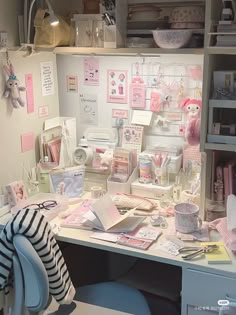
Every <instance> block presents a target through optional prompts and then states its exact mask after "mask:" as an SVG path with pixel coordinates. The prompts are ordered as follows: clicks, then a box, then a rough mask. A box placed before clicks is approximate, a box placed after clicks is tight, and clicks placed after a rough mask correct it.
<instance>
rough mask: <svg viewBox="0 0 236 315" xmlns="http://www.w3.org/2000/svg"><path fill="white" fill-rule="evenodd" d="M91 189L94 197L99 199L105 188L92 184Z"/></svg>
mask: <svg viewBox="0 0 236 315" xmlns="http://www.w3.org/2000/svg"><path fill="white" fill-rule="evenodd" d="M90 191H91V197H92V199H99V198H100V197H101V196H102V195H104V189H103V188H102V187H101V186H92V187H91V189H90Z"/></svg>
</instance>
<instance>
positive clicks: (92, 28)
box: [72, 14, 104, 47]
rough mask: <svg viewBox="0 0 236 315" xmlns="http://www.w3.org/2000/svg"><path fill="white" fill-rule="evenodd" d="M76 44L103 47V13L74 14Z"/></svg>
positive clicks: (78, 45)
mask: <svg viewBox="0 0 236 315" xmlns="http://www.w3.org/2000/svg"><path fill="white" fill-rule="evenodd" d="M72 21H74V23H75V46H77V47H103V45H104V44H103V38H104V22H103V18H102V14H74V16H73V19H72Z"/></svg>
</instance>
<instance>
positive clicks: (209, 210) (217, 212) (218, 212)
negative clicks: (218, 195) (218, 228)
mask: <svg viewBox="0 0 236 315" xmlns="http://www.w3.org/2000/svg"><path fill="white" fill-rule="evenodd" d="M225 216H226V209H225V205H224V202H222V201H214V200H210V199H207V200H206V221H208V222H211V221H214V220H216V219H219V218H223V217H225Z"/></svg>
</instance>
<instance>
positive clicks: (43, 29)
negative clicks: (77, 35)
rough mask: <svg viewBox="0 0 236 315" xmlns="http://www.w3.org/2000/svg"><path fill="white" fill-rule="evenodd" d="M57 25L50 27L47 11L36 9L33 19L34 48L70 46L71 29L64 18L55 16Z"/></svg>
mask: <svg viewBox="0 0 236 315" xmlns="http://www.w3.org/2000/svg"><path fill="white" fill-rule="evenodd" d="M57 18H58V20H59V24H58V25H51V24H50V21H49V16H48V15H47V11H46V10H43V9H40V8H39V9H38V10H37V12H36V16H35V19H34V27H35V36H34V45H35V46H36V47H48V48H50V47H56V46H70V43H71V41H72V38H73V34H72V28H71V26H70V24H69V23H68V22H67V21H66V19H65V18H64V17H61V16H57Z"/></svg>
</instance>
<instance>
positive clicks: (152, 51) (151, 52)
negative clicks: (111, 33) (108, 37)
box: [54, 47, 203, 56]
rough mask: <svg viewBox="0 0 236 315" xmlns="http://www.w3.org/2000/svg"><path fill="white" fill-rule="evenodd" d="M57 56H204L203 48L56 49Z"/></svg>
mask: <svg viewBox="0 0 236 315" xmlns="http://www.w3.org/2000/svg"><path fill="white" fill-rule="evenodd" d="M54 53H55V54H62V55H97V56H107V55H108V56H113V55H114V56H139V55H141V56H156V55H161V54H191V55H203V49H201V48H180V49H162V48H94V47H56V48H55V49H54Z"/></svg>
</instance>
